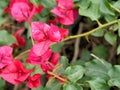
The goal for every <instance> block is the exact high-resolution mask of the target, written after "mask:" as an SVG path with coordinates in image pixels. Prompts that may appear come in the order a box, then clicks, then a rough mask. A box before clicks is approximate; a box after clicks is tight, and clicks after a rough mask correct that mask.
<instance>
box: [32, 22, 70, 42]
mask: <svg viewBox="0 0 120 90" xmlns="http://www.w3.org/2000/svg"><path fill="white" fill-rule="evenodd" d="M67 35H68V30H67V29H63V28H58V27H57V26H56V25H53V24H51V25H50V26H49V25H47V24H44V23H41V22H32V36H33V38H34V40H35V41H37V42H40V41H45V40H50V41H51V42H60V41H61V40H62V39H63V38H64V37H66V36H67Z"/></svg>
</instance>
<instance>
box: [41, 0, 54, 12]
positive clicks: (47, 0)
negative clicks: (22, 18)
mask: <svg viewBox="0 0 120 90" xmlns="http://www.w3.org/2000/svg"><path fill="white" fill-rule="evenodd" d="M39 2H40V3H41V4H42V5H43V6H44V8H47V9H49V10H51V9H52V8H54V7H55V6H56V0H40V1H39Z"/></svg>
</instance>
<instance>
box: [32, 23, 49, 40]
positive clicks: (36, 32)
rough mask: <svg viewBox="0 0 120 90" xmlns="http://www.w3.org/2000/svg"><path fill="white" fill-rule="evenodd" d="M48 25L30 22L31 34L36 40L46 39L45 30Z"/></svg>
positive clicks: (47, 28)
mask: <svg viewBox="0 0 120 90" xmlns="http://www.w3.org/2000/svg"><path fill="white" fill-rule="evenodd" d="M49 28H50V27H49V26H48V25H47V24H44V23H42V22H32V36H33V38H34V40H36V41H43V40H46V39H47V38H48V37H47V33H46V32H47V31H48V30H49Z"/></svg>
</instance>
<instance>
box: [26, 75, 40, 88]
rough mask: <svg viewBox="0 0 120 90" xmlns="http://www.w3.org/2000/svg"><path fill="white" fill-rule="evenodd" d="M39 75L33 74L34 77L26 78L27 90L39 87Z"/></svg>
mask: <svg viewBox="0 0 120 90" xmlns="http://www.w3.org/2000/svg"><path fill="white" fill-rule="evenodd" d="M40 76H41V75H40V74H35V75H34V76H30V77H29V78H28V83H27V86H28V87H29V88H37V87H39V86H40Z"/></svg>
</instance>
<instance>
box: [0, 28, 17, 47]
mask: <svg viewBox="0 0 120 90" xmlns="http://www.w3.org/2000/svg"><path fill="white" fill-rule="evenodd" d="M13 43H16V39H15V37H14V36H13V35H11V34H9V33H8V32H7V31H5V30H0V45H12V44H13Z"/></svg>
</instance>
